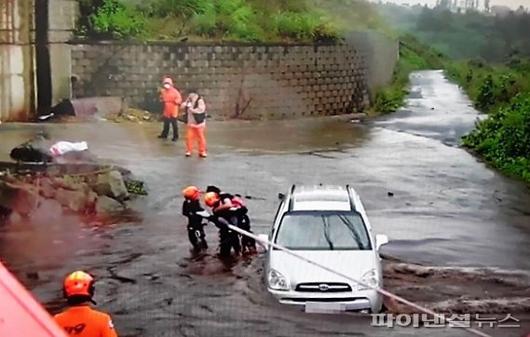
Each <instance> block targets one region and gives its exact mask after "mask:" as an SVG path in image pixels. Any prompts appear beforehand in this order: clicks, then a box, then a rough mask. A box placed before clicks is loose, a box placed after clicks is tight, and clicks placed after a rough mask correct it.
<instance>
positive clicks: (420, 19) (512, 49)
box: [379, 4, 530, 62]
mask: <svg viewBox="0 0 530 337" xmlns="http://www.w3.org/2000/svg"><path fill="white" fill-rule="evenodd" d="M379 12H380V13H381V15H382V16H383V17H384V18H385V19H386V20H387V22H388V23H389V24H390V25H392V26H393V27H394V28H396V29H398V30H400V31H401V32H403V33H411V34H414V35H415V36H416V37H417V38H418V39H419V40H420V41H421V42H423V43H426V44H428V45H429V46H431V47H433V48H435V49H437V50H440V51H441V52H442V53H444V54H446V55H448V56H450V57H452V58H456V59H470V58H481V59H484V60H486V61H489V62H504V61H505V59H506V58H509V57H514V56H519V57H528V56H530V38H529V36H528V34H529V33H528V32H530V14H529V13H526V12H522V11H521V12H511V13H510V14H508V15H506V16H493V15H489V14H485V13H480V12H477V11H468V12H466V13H463V14H462V13H453V12H451V11H449V10H448V9H446V8H444V7H438V8H434V9H429V8H425V7H421V6H415V7H410V8H409V7H403V6H397V5H392V4H387V5H380V6H379Z"/></svg>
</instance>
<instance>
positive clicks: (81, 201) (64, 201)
mask: <svg viewBox="0 0 530 337" xmlns="http://www.w3.org/2000/svg"><path fill="white" fill-rule="evenodd" d="M55 199H56V200H57V201H58V202H59V203H60V204H61V205H62V206H64V207H68V208H69V209H70V210H72V211H74V212H82V211H84V210H85V209H86V208H87V207H88V194H87V193H85V192H84V191H69V190H66V189H64V188H59V189H58V190H57V193H56V195H55Z"/></svg>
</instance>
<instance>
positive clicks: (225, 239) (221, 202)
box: [182, 186, 256, 257]
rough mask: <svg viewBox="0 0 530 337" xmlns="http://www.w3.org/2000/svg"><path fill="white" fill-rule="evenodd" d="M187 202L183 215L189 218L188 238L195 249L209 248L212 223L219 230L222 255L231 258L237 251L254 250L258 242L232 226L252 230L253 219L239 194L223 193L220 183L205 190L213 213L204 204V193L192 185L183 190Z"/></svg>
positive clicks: (207, 202) (205, 201) (205, 200)
mask: <svg viewBox="0 0 530 337" xmlns="http://www.w3.org/2000/svg"><path fill="white" fill-rule="evenodd" d="M182 194H183V196H184V203H183V205H182V215H184V216H186V217H187V218H188V238H189V240H190V243H191V244H192V246H193V248H194V249H195V250H202V249H206V248H207V247H208V245H207V243H206V235H205V233H204V226H205V225H206V224H208V223H209V222H211V223H213V224H214V225H215V226H216V227H217V228H218V229H219V240H220V242H219V255H220V256H221V257H228V256H230V255H231V254H232V250H233V251H234V253H235V254H236V255H237V254H240V253H252V252H254V251H255V249H256V242H255V241H254V240H253V239H251V238H248V237H246V236H242V237H241V236H240V235H239V234H238V233H237V232H235V231H233V230H231V229H230V227H229V225H233V226H237V227H239V228H240V229H243V230H245V231H248V232H250V218H249V217H248V209H247V207H246V206H245V203H244V201H243V198H242V197H241V196H240V195H239V194H230V193H226V192H222V191H221V190H220V189H219V188H218V187H216V186H208V187H207V188H206V191H205V193H204V198H203V199H204V203H205V204H206V206H208V207H209V208H210V209H211V211H212V213H211V214H210V213H208V212H206V211H205V209H204V208H203V207H202V206H201V195H202V194H203V192H202V191H201V190H200V189H199V188H198V187H196V186H188V187H186V188H185V189H184V190H182Z"/></svg>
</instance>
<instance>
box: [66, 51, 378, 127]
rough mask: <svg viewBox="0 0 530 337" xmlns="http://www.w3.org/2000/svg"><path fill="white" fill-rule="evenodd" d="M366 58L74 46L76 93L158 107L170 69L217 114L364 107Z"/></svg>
mask: <svg viewBox="0 0 530 337" xmlns="http://www.w3.org/2000/svg"><path fill="white" fill-rule="evenodd" d="M365 63H366V61H365V57H364V56H363V54H362V53H360V52H359V51H357V50H356V49H355V48H354V47H352V46H350V45H325V44H320V45H258V44H256V45H250V44H231V45H207V44H202V45H201V44H183V43H181V44H120V43H101V42H100V43H93V44H86V43H84V44H73V46H72V75H73V76H74V78H75V79H76V80H75V83H74V96H75V97H86V96H107V95H112V96H124V97H126V98H127V99H128V101H129V104H130V105H132V106H138V107H141V108H145V109H148V110H151V111H159V110H160V104H159V102H158V92H157V90H158V87H159V85H160V81H161V78H162V77H163V76H164V75H166V74H167V75H170V76H172V77H173V79H174V80H175V83H176V86H177V87H178V88H179V89H181V91H184V92H186V91H188V90H190V89H197V90H199V92H200V93H201V94H202V95H203V96H204V97H205V99H206V103H207V105H208V110H209V113H210V114H211V115H212V116H213V117H214V118H215V117H218V118H221V117H222V118H225V117H239V118H248V119H258V118H259V119H274V118H293V117H300V116H311V115H336V114H344V113H350V112H355V111H360V110H363V109H364V108H365V107H366V106H367V105H368V104H369V101H368V90H367V77H366V66H365Z"/></svg>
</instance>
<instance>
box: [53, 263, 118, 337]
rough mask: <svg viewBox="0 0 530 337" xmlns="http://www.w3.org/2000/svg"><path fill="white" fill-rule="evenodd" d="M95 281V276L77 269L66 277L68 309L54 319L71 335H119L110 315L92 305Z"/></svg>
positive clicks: (80, 336) (64, 285)
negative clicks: (93, 307)
mask: <svg viewBox="0 0 530 337" xmlns="http://www.w3.org/2000/svg"><path fill="white" fill-rule="evenodd" d="M94 282H95V280H94V277H93V276H92V275H90V274H88V273H86V272H84V271H75V272H73V273H71V274H70V275H68V276H67V277H66V278H65V279H64V284H63V294H64V296H65V297H66V300H67V302H68V309H66V310H65V311H63V312H62V313H60V314H57V315H55V316H54V319H55V322H57V324H58V325H59V326H60V327H62V328H63V329H64V331H66V333H67V334H68V336H70V337H118V334H117V333H116V330H115V329H114V325H113V324H112V320H111V318H110V316H109V315H107V314H106V313H103V312H100V311H97V310H95V309H92V308H91V306H90V302H92V303H95V302H94V301H93V299H92V298H93V297H94Z"/></svg>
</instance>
